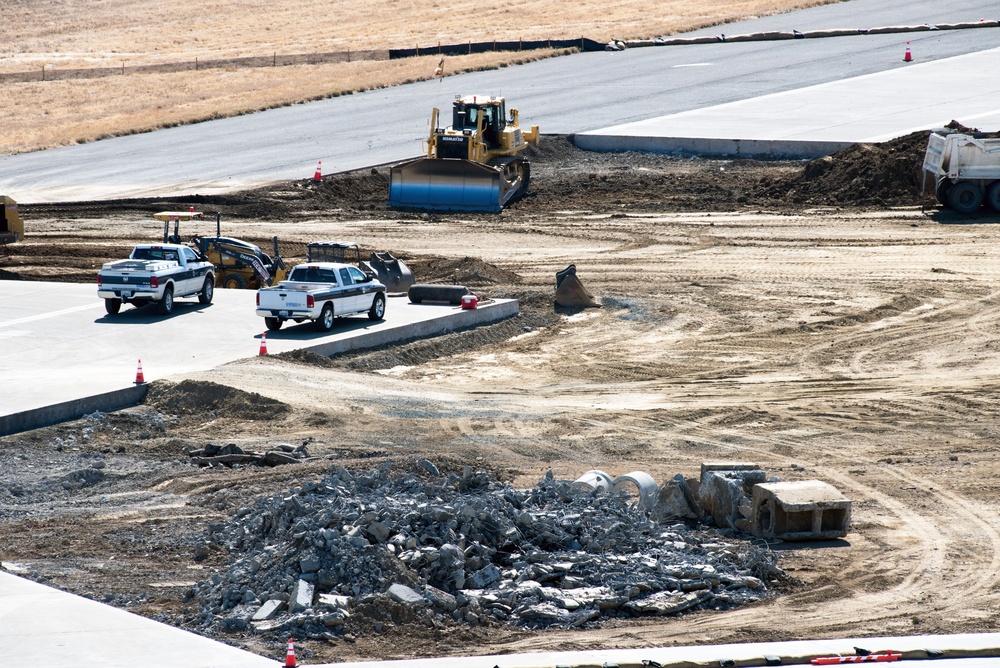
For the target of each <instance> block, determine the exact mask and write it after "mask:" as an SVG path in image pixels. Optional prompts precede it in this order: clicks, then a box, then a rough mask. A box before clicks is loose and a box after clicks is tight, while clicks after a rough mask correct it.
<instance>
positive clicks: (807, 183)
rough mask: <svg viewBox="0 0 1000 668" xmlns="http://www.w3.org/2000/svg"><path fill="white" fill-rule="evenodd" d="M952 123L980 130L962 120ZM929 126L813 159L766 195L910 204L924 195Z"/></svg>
mask: <svg viewBox="0 0 1000 668" xmlns="http://www.w3.org/2000/svg"><path fill="white" fill-rule="evenodd" d="M946 127H947V128H950V129H952V130H955V131H956V132H964V133H973V132H978V131H977V130H975V129H974V128H969V127H966V126H964V125H962V124H961V123H959V122H957V121H952V122H951V123H949V124H948V125H947V126H946ZM929 135H930V131H929V130H919V131H917V132H911V133H910V134H908V135H904V136H902V137H897V138H896V139H893V140H891V141H887V142H882V143H879V144H853V145H851V146H848V147H847V148H845V149H842V150H840V151H837V152H836V153H833V154H831V155H827V156H824V157H822V158H817V159H816V160H812V161H810V162H809V163H808V164H806V166H805V167H803V169H802V170H801V172H799V173H798V174H796V175H794V176H792V177H789V178H784V179H777V180H775V183H774V184H773V185H772V186H770V187H767V188H764V189H763V190H762V192H761V193H760V196H763V197H781V196H784V197H786V198H787V199H789V200H790V201H792V202H795V203H805V204H824V205H830V206H872V205H875V206H905V205H913V204H916V203H918V202H919V201H920V190H921V187H922V174H921V167H922V165H923V161H924V152H925V151H926V150H927V138H928V136H929Z"/></svg>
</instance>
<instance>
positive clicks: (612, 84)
mask: <svg viewBox="0 0 1000 668" xmlns="http://www.w3.org/2000/svg"><path fill="white" fill-rule="evenodd" d="M995 9H996V5H995V3H991V2H987V1H985V0H977V1H973V0H960V1H957V2H949V3H937V2H931V1H929V0H914V1H913V2H903V1H900V0H891V1H882V0H851V1H849V2H843V3H837V4H831V5H825V6H822V7H816V8H813V9H808V10H803V11H799V12H794V13H790V14H783V15H779V16H773V17H766V18H761V19H755V20H752V21H745V22H741V23H736V24H730V25H727V26H721V27H715V28H713V29H710V30H707V31H700V32H701V33H704V34H718V33H728V34H730V35H733V34H741V33H750V32H759V31H767V30H793V29H797V30H800V31H806V30H818V29H825V28H838V27H839V28H845V27H846V28H854V27H857V28H872V27H878V26H886V25H896V26H898V25H923V24H926V23H957V22H965V21H978V20H979V19H980V18H982V17H989V16H990V15H991V14H993V13H995ZM693 34H699V33H693ZM998 35H1000V29H998V28H983V29H976V30H953V31H935V32H916V33H904V34H880V35H874V34H868V35H855V36H851V37H836V38H825V39H802V40H788V41H775V42H725V43H713V44H704V45H688V46H671V47H657V48H644V49H629V50H626V51H621V52H594V53H582V54H577V55H573V56H567V57H562V58H553V59H548V60H544V61H538V62H534V63H529V64H525V65H520V66H517V67H508V68H503V69H500V70H494V71H487V72H473V73H469V74H462V75H457V76H449V77H445V78H443V79H440V80H432V81H424V82H418V83H414V84H409V85H405V86H398V87H393V88H387V89H381V90H374V91H370V92H366V93H359V94H355V95H347V96H341V97H337V98H331V99H328V100H321V101H317V102H311V103H308V104H301V105H293V106H290V107H284V108H280V109H273V110H270V111H266V112H262V113H258V114H251V115H245V116H238V117H235V118H227V119H219V120H215V121H209V122H205V123H198V124H194V125H187V126H181V127H176V128H170V129H166V130H161V131H158V132H151V133H145V134H139V135H132V136H128V137H116V138H112V139H106V140H101V141H97V142H93V143H90V144H83V145H77V146H67V147H63V148H59V149H52V150H48V151H40V152H35V153H27V154H21V155H15V156H4V157H0V193H3V194H6V195H10V196H11V197H13V198H14V199H16V200H17V201H18V202H22V203H33V202H57V201H85V200H95V199H119V198H130V197H140V196H165V197H167V196H169V197H182V196H184V195H189V194H196V193H197V194H210V193H218V192H226V191H231V190H238V189H242V188H247V187H252V186H256V185H261V184H265V183H273V182H280V181H288V180H295V179H306V178H310V177H311V176H312V174H313V172H314V171H315V168H316V164H317V162H318V161H322V163H323V168H324V172H325V173H331V172H336V171H348V170H352V169H360V168H364V167H368V166H371V165H377V164H384V163H390V162H395V161H398V160H402V159H405V158H408V157H413V156H416V155H418V154H419V153H420V150H421V149H420V142H421V140H422V139H423V138H424V137H425V136H426V132H427V123H428V119H429V118H430V113H431V109H432V108H433V107H435V106H437V107H439V108H442V109H447V108H448V106H449V105H450V103H451V100H452V98H453V97H454V96H455V95H457V94H471V93H482V94H497V95H504V96H505V97H506V98H507V99H508V106H512V107H516V108H518V109H520V110H521V119H522V122H524V123H526V124H537V125H539V126H540V128H541V131H542V132H543V133H552V134H573V133H579V132H587V131H594V130H599V129H601V128H606V127H609V126H616V125H621V124H625V123H633V122H638V121H644V120H648V119H651V118H658V117H662V116H665V115H670V114H678V113H681V112H686V111H691V110H694V109H704V108H710V107H716V106H718V105H724V104H727V103H731V102H735V101H739V100H746V99H749V98H754V97H760V96H764V95H771V94H774V93H782V92H787V91H791V90H798V89H802V90H804V91H805V92H804V93H803V94H804V95H808V94H809V92H808V91H809V87H810V86H815V85H817V84H823V83H828V82H832V81H838V80H843V79H848V78H851V77H859V76H863V75H868V74H873V73H876V72H888V71H898V70H900V69H902V68H905V67H907V66H908V64H906V63H903V62H902V56H903V51H904V45H905V43H906V42H907V41H910V42H911V44H912V49H913V52H914V54H915V58H916V61H915V62H916V63H926V62H931V61H937V60H942V59H945V58H951V57H954V56H959V55H963V54H968V53H974V52H978V51H985V50H989V49H992V48H995V47H996V45H997V43H998V41H1000V40H998ZM995 69H996V67H992V68H991V69H988V70H986V71H993V70H995ZM993 80H995V77H985V76H983V77H981V81H982V82H983V83H984V84H987V83H989V82H991V81H993ZM990 85H992V84H990ZM961 90H962V89H959V92H958V94H957V95H956V91H955V88H954V87H950V88H949V89H947V90H946V91H943V93H944V94H945V95H946V96H954V97H960V96H961ZM927 92H932V93H935V94H941V93H942V91H927ZM856 95H857V97H856V98H855V101H854V104H855V105H864V104H865V103H866V98H865V96H864V95H865V94H864V92H863V91H861V92H859V93H856ZM946 99H947V98H946ZM750 120H753V119H750ZM716 122H717V124H719V125H721V126H722V127H726V128H729V129H730V130H731V131H732V132H735V133H737V134H738V133H739V132H740V127H741V123H742V122H743V118H742V117H741V116H740V115H739V114H728V115H725V114H724V115H722V116H721V117H719V118H718V120H717V121H716ZM754 122H755V123H757V124H759V123H760V121H759V120H757V121H754ZM909 129H910V128H909V126H907V127H906V128H902V127H901V128H900V132H901V133H902V132H903V131H904V130H909Z"/></svg>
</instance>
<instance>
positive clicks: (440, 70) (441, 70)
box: [434, 58, 444, 77]
mask: <svg viewBox="0 0 1000 668" xmlns="http://www.w3.org/2000/svg"><path fill="white" fill-rule="evenodd" d="M434 76H436V77H440V76H444V58H442V59H441V62H440V63H438V66H437V69H436V70H434Z"/></svg>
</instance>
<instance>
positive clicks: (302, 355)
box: [275, 350, 336, 367]
mask: <svg viewBox="0 0 1000 668" xmlns="http://www.w3.org/2000/svg"><path fill="white" fill-rule="evenodd" d="M275 357H277V358H279V359H283V360H287V361H289V362H297V363H299V364H308V365H310V366H319V367H333V366H336V364H334V362H333V361H332V360H331V359H330V358H329V357H326V356H325V355H319V354H317V353H313V352H309V351H308V350H290V351H288V352H286V353H278V354H277V355H275Z"/></svg>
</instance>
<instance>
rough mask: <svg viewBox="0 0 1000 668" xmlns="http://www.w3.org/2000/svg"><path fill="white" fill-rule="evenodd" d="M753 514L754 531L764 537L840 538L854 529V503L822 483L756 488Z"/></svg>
mask: <svg viewBox="0 0 1000 668" xmlns="http://www.w3.org/2000/svg"><path fill="white" fill-rule="evenodd" d="M752 512H753V526H752V532H753V534H754V535H755V536H760V537H761V538H779V539H781V540H818V539H830V538H840V537H842V536H844V535H846V534H847V532H848V531H849V530H850V526H851V502H850V500H849V499H847V497H845V496H844V495H843V494H841V493H840V492H839V491H838V490H837V489H836V488H835V487H833V486H832V485H829V484H827V483H825V482H823V481H821V480H800V481H794V482H774V483H763V484H759V485H756V486H755V487H754V488H753V501H752Z"/></svg>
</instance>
